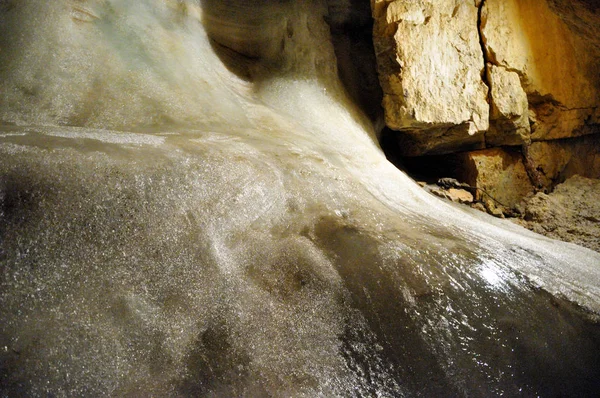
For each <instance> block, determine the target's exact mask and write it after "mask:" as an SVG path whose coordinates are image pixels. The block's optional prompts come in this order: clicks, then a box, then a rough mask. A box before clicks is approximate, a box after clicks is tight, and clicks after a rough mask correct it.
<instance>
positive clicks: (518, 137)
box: [486, 65, 531, 146]
mask: <svg viewBox="0 0 600 398" xmlns="http://www.w3.org/2000/svg"><path fill="white" fill-rule="evenodd" d="M487 72H488V73H487V76H488V82H489V84H490V99H491V105H492V106H491V115H490V117H491V120H492V125H493V126H492V128H490V131H489V132H488V133H487V134H486V143H487V144H488V145H494V146H495V145H520V144H523V143H524V142H527V141H529V140H530V138H529V135H530V133H531V130H530V128H529V111H528V106H529V104H528V101H527V94H525V91H524V90H523V88H522V87H521V81H520V79H519V75H518V74H517V73H516V72H511V71H508V70H506V69H505V68H503V67H498V66H495V65H490V66H489V68H488V71H487Z"/></svg>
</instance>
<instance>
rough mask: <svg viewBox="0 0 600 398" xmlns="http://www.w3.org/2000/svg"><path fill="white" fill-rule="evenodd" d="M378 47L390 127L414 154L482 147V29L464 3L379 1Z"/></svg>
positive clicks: (485, 111) (485, 115)
mask: <svg viewBox="0 0 600 398" xmlns="http://www.w3.org/2000/svg"><path fill="white" fill-rule="evenodd" d="M373 16H374V18H375V26H374V42H375V50H376V54H377V58H378V71H379V79H380V82H381V85H382V88H383V92H384V97H383V107H384V110H385V118H386V124H387V126H388V127H390V128H392V129H394V130H399V131H402V132H403V136H404V137H403V139H402V142H401V148H402V151H403V152H404V153H405V154H408V155H422V154H435V153H448V152H453V151H457V150H460V149H474V148H483V147H484V134H483V132H484V131H486V130H487V129H488V126H489V105H488V103H487V100H486V99H487V94H488V89H487V86H486V85H485V84H484V82H483V80H482V73H483V71H484V60H483V54H482V50H481V45H480V42H479V34H478V29H477V26H478V25H477V21H478V7H477V6H476V5H475V4H474V2H472V1H465V0H443V1H431V0H419V1H411V2H408V1H403V0H396V1H384V0H374V2H373Z"/></svg>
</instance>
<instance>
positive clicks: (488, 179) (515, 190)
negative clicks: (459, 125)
mask: <svg viewBox="0 0 600 398" xmlns="http://www.w3.org/2000/svg"><path fill="white" fill-rule="evenodd" d="M460 156H461V157H462V162H461V163H462V170H460V171H459V174H460V176H459V179H461V180H462V181H465V182H467V183H468V184H469V185H471V186H472V187H475V188H476V189H477V192H476V195H475V199H476V200H480V201H482V202H484V203H485V201H491V202H492V203H491V205H493V207H495V208H496V207H499V206H501V207H504V208H506V209H511V208H514V207H516V206H517V205H518V204H519V202H521V201H522V200H523V198H524V197H526V196H527V195H528V194H530V193H531V192H532V191H533V186H532V185H531V182H530V180H529V177H528V175H527V172H526V170H525V166H524V165H523V159H522V156H521V154H520V153H519V152H517V151H514V152H513V151H509V150H505V149H501V148H492V149H485V150H481V151H474V152H468V153H464V154H461V155H460ZM486 207H487V206H486Z"/></svg>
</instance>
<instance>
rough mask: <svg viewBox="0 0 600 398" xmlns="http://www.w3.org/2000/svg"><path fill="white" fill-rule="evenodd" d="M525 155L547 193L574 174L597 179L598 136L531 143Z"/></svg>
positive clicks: (599, 163)
mask: <svg viewBox="0 0 600 398" xmlns="http://www.w3.org/2000/svg"><path fill="white" fill-rule="evenodd" d="M528 154H529V157H530V159H531V162H532V164H533V165H534V167H535V168H536V170H538V171H539V175H540V178H541V181H540V182H541V184H542V186H543V187H544V188H546V189H547V190H551V189H552V188H553V187H554V185H555V184H557V183H560V182H563V181H564V180H565V179H567V178H569V177H572V176H574V175H576V174H578V175H581V176H584V177H588V178H600V136H598V135H590V136H585V137H577V138H572V139H568V140H555V141H541V142H534V143H532V144H531V146H530V147H529V150H528Z"/></svg>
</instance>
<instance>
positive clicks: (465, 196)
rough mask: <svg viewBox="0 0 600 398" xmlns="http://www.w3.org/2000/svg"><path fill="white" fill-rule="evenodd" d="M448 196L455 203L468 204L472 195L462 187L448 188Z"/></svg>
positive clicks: (471, 199) (471, 201)
mask: <svg viewBox="0 0 600 398" xmlns="http://www.w3.org/2000/svg"><path fill="white" fill-rule="evenodd" d="M448 198H449V199H450V200H451V201H453V202H457V203H462V204H469V203H473V195H472V194H471V192H469V191H466V190H464V189H456V188H450V189H449V190H448Z"/></svg>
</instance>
